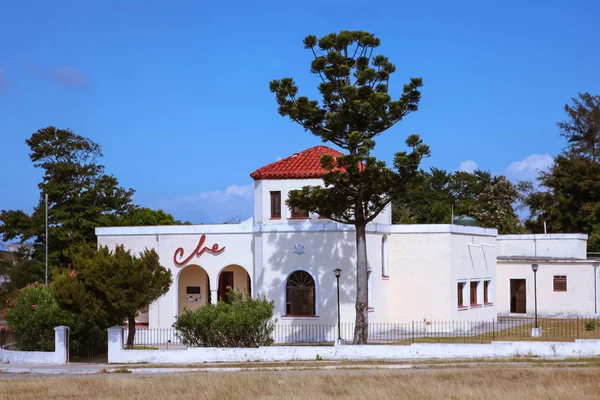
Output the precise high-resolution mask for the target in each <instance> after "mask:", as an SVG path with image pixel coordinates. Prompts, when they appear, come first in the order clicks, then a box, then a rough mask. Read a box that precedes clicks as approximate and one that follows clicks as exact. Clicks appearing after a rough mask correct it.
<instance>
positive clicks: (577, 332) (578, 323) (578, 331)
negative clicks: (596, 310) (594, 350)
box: [577, 315, 579, 339]
mask: <svg viewBox="0 0 600 400" xmlns="http://www.w3.org/2000/svg"><path fill="white" fill-rule="evenodd" d="M577 339H579V315H578V316H577Z"/></svg>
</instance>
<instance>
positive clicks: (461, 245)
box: [450, 229, 498, 321]
mask: <svg viewBox="0 0 600 400" xmlns="http://www.w3.org/2000/svg"><path fill="white" fill-rule="evenodd" d="M477 233H478V234H462V233H453V234H452V235H451V249H452V255H451V265H452V273H451V278H450V281H451V286H452V287H451V291H452V293H451V310H452V315H451V320H452V321H490V320H492V319H494V318H496V315H497V312H496V304H495V301H494V300H495V294H496V285H497V278H496V254H497V251H498V249H497V243H496V237H495V235H493V232H489V230H483V229H482V230H481V231H480V232H477ZM459 281H461V282H465V289H464V292H463V301H464V304H465V306H466V307H467V308H464V309H460V310H459V309H458V298H457V296H458V294H457V292H458V290H457V286H458V282H459ZM485 281H490V284H489V285H490V286H489V292H488V302H489V304H484V282H485ZM471 282H477V283H478V288H477V303H478V304H480V305H478V306H471V305H470V303H471V301H470V292H471V290H470V284H471Z"/></svg>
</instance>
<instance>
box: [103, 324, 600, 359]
mask: <svg viewBox="0 0 600 400" xmlns="http://www.w3.org/2000/svg"><path fill="white" fill-rule="evenodd" d="M108 336H109V337H108V343H109V344H108V362H109V363H155V364H182V363H203V362H248V361H290V360H316V359H317V356H319V357H321V358H322V359H327V360H409V359H434V358H447V359H464V358H484V357H487V358H506V357H514V356H517V355H521V356H537V357H558V358H566V357H591V356H597V355H600V340H576V341H575V342H492V343H491V344H429V343H426V344H422V343H415V344H412V345H410V346H395V345H380V346H377V345H364V346H270V347H259V348H214V347H206V348H188V349H185V350H123V343H122V334H121V328H120V327H113V328H111V329H109V333H108Z"/></svg>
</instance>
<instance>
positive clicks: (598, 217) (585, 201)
mask: <svg viewBox="0 0 600 400" xmlns="http://www.w3.org/2000/svg"><path fill="white" fill-rule="evenodd" d="M538 181H539V183H540V185H541V186H542V187H543V188H544V189H545V190H541V191H533V192H532V193H530V194H529V196H528V197H527V199H526V204H527V205H528V206H529V210H530V214H531V215H530V218H529V220H528V221H527V222H526V226H527V227H528V228H529V229H530V230H531V231H532V232H534V233H540V232H543V231H544V228H543V224H544V222H546V226H547V230H548V231H549V232H562V233H586V234H588V235H589V239H588V249H589V250H590V251H600V163H599V162H597V161H594V160H593V159H592V158H590V157H587V156H581V155H578V154H575V153H573V152H565V153H563V154H561V155H559V156H557V157H556V158H555V159H554V165H553V166H552V168H551V169H550V170H549V171H548V172H542V173H540V176H539V178H538Z"/></svg>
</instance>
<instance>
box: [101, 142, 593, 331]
mask: <svg viewBox="0 0 600 400" xmlns="http://www.w3.org/2000/svg"><path fill="white" fill-rule="evenodd" d="M323 154H331V155H333V156H334V157H335V156H338V155H340V153H338V152H336V151H335V150H333V149H329V148H327V147H324V146H317V147H313V148H311V149H308V150H305V151H303V152H300V153H297V154H294V155H292V156H290V157H287V158H285V159H283V160H280V161H278V162H275V163H272V164H269V165H267V166H265V167H263V168H260V169H258V170H256V171H255V172H253V173H252V174H251V177H252V178H253V179H254V216H253V217H252V218H250V219H248V220H246V221H244V222H242V223H241V224H222V225H182V226H150V227H108V228H97V229H96V234H97V236H98V242H99V245H106V246H109V247H111V248H114V246H116V245H121V244H122V245H124V246H125V247H126V248H127V249H130V250H132V251H133V252H141V251H143V250H144V249H146V248H147V249H154V250H156V251H157V253H158V255H159V257H160V262H161V264H162V265H163V266H165V267H166V268H168V269H169V270H171V272H172V274H173V285H172V286H171V288H170V290H169V292H168V293H167V294H165V295H164V296H163V297H161V298H160V299H159V300H158V301H156V302H155V303H154V304H152V305H151V306H150V307H149V309H148V310H143V312H142V313H140V315H139V317H138V323H139V324H141V325H147V326H149V327H150V328H168V327H171V325H172V324H173V322H174V321H175V319H176V318H177V315H179V314H181V313H182V312H183V311H184V310H185V309H186V308H187V309H195V308H197V307H201V306H203V305H206V304H211V303H212V304H214V303H216V302H217V301H218V300H224V301H227V291H228V290H229V288H233V289H237V290H239V291H241V292H243V293H247V294H250V295H252V296H255V297H256V296H261V297H262V296H265V297H266V298H267V299H269V300H272V301H273V302H274V305H275V317H276V318H277V319H278V321H279V323H280V324H335V323H336V321H337V291H336V284H337V281H336V277H335V275H334V273H333V270H334V269H336V268H339V269H341V270H342V274H341V277H340V312H341V320H342V322H344V323H345V322H349V323H351V322H353V321H354V317H355V313H354V303H355V287H356V268H355V262H356V261H355V260H356V251H355V232H354V228H353V226H349V225H345V224H339V223H336V222H332V221H330V220H327V219H324V218H321V217H320V216H318V215H315V214H312V213H307V212H305V211H304V210H301V209H298V208H289V207H287V206H286V205H285V201H286V199H287V198H288V195H289V192H290V191H291V190H295V189H300V188H302V187H303V186H306V185H322V184H323V182H322V180H321V177H322V175H323V173H324V171H323V170H322V168H321V165H320V159H321V156H322V155H323ZM529 236H532V235H526V236H522V237H521V236H498V235H497V231H496V230H495V229H486V228H479V227H467V226H458V225H393V224H392V223H391V207H388V208H386V209H385V210H384V211H383V212H382V213H381V214H380V215H379V216H378V217H377V218H376V219H375V220H374V221H373V222H372V223H370V224H369V225H368V226H367V254H368V261H369V271H370V272H369V313H370V314H369V320H370V321H372V322H381V323H390V322H394V323H397V322H406V321H491V320H493V319H494V318H496V317H497V316H498V314H507V315H508V314H512V313H513V312H512V311H515V312H514V314H517V311H522V309H523V305H522V303H523V301H525V314H527V313H529V312H530V311H531V310H530V309H531V307H530V301H529V298H530V294H529V291H530V284H529V280H530V276H529V275H527V271H528V270H529V271H531V262H530V261H532V260H533V259H531V258H528V257H529V253H528V251H530V247H531V246H532V243H530V241H531V240H533V245H534V246H537V247H536V249H538V248H539V250H535V249H534V253H533V257H537V256H538V255H539V256H541V257H550V256H552V257H557V258H560V259H561V260H563V261H562V264H560V265H559V264H556V263H551V262H550V261H549V260H547V261H542V260H541V259H536V260H537V261H539V263H540V265H541V267H540V271H538V274H539V276H538V278H539V279H540V281H539V284H540V285H542V279H543V281H544V283H543V285H546V279H555V278H548V276H550V274H552V276H554V275H556V274H558V275H556V276H563V274H566V275H567V284H566V285H567V289H569V290H568V291H567V293H569V294H568V295H567V296H563V297H562V298H559V297H556V298H553V299H554V300H553V301H554V302H555V303H557V304H563V305H562V306H561V307H563V308H560V310H564V312H565V313H567V314H571V313H578V312H580V311H583V310H584V311H585V312H588V309H590V310H591V309H593V308H594V304H593V303H592V302H593V301H595V300H593V298H590V295H589V293H587V292H586V293H584V292H583V289H581V292H580V289H579V287H580V285H583V283H581V284H580V283H579V282H580V280H584V281H586V282H589V279H590V277H592V278H593V277H594V276H595V275H593V274H594V273H595V272H596V269H595V268H593V267H592V263H591V262H589V261H585V262H584V261H582V259H577V260H575V259H574V258H576V257H580V256H581V255H582V253H581V252H582V251H583V254H584V253H585V241H586V238H585V235H577V237H576V238H575V237H573V238H571V237H570V236H569V235H566V236H565V235H563V237H560V238H558V237H557V238H556V239H551V238H549V237H548V240H554V242H551V243H550V242H547V241H544V238H543V237H540V235H533V236H535V237H534V238H529ZM541 236H544V235H541ZM546 236H548V235H546ZM571 236H572V235H571ZM540 246H541V247H540ZM544 246H545V247H544ZM543 249H546V250H543ZM571 255H573V256H574V258H573V259H571V258H570V257H571ZM561 257H562V258H561ZM584 258H585V256H584ZM561 266H562V267H561ZM553 268H554V269H553ZM556 268H558V269H556ZM561 268H563V269H561ZM578 268H580V269H578ZM592 270H593V271H592ZM542 271H544V272H543V274H544V277H543V278H542ZM580 271H581V272H580ZM583 271H585V272H583ZM546 275H548V276H546ZM519 279H525V286H524V287H522V286H519V288H518V289H515V290H514V291H513V292H514V293H513V292H511V289H510V286H511V285H521V284H522V283H520V282H521V281H519V282H517V281H518V280H519ZM515 282H516V283H515ZM559 285H560V283H559ZM515 287H516V286H515ZM586 290H588V289H586ZM523 291H525V292H526V294H525V296H526V297H525V300H523V299H522V294H521V292H523ZM575 291H577V295H575V294H574V293H575ZM517 292H518V293H519V296H521V297H519V308H518V309H517V308H514V310H513V309H511V301H512V300H511V299H512V298H513V297H515V296H516V295H517ZM538 294H540V296H541V293H538ZM544 296H545V294H544ZM549 296H550V297H552V295H550V294H549ZM569 296H570V297H569ZM515 298H516V297H515ZM540 300H541V297H540ZM515 301H516V300H515ZM563 301H564V302H566V303H564V302H563ZM572 301H577V302H579V301H584V302H586V303H585V304H586V305H585V307H583V306H581V305H570V304H571V302H572ZM567 303H568V304H569V305H566V304H567ZM590 304H591V305H590ZM554 307H555V306H553V305H551V304H550V302H548V305H547V310H548V312H549V313H551V310H552V309H553V308H554ZM511 310H512V311H511ZM544 310H546V309H544ZM557 310H558V308H557Z"/></svg>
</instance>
